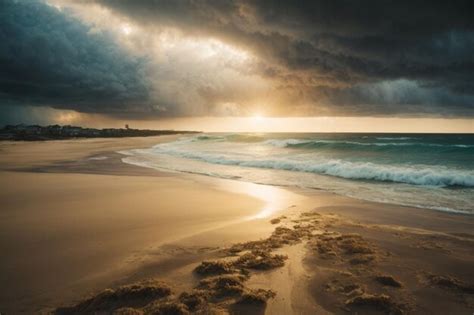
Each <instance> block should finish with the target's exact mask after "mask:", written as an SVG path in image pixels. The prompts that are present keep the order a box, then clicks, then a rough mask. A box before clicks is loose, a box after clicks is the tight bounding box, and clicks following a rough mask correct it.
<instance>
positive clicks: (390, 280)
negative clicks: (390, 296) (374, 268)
mask: <svg viewBox="0 0 474 315" xmlns="http://www.w3.org/2000/svg"><path fill="white" fill-rule="evenodd" d="M375 280H376V281H377V282H379V283H380V284H382V285H385V286H390V287H394V288H401V287H402V283H401V282H400V281H398V280H396V279H395V278H394V277H392V276H389V275H378V276H375Z"/></svg>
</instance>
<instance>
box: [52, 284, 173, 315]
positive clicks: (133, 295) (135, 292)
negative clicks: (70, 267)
mask: <svg viewBox="0 0 474 315" xmlns="http://www.w3.org/2000/svg"><path fill="white" fill-rule="evenodd" d="M170 294H171V289H170V288H169V287H168V286H167V285H165V284H163V283H162V282H158V281H153V280H149V281H144V282H139V283H135V284H131V285H126V286H121V287H118V288H117V289H115V290H113V289H106V290H105V291H103V292H102V293H99V294H97V295H96V296H93V297H91V298H89V299H86V300H84V301H82V302H80V303H79V304H77V305H75V306H72V307H64V308H58V309H57V310H56V311H55V314H78V313H95V312H103V311H109V312H111V311H115V310H118V309H121V308H127V307H142V306H145V305H147V304H148V303H150V302H151V301H153V300H156V299H160V298H163V297H166V296H169V295H170Z"/></svg>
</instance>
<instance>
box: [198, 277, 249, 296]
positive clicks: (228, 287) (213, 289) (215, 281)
mask: <svg viewBox="0 0 474 315" xmlns="http://www.w3.org/2000/svg"><path fill="white" fill-rule="evenodd" d="M245 280H246V279H245V277H243V276H241V275H223V276H217V277H212V278H207V279H204V280H201V281H200V283H199V287H200V288H202V289H204V290H207V291H208V292H209V294H210V295H211V296H213V297H216V298H222V297H229V296H235V295H241V294H242V293H243V292H244V281H245Z"/></svg>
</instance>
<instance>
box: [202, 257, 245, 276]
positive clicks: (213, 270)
mask: <svg viewBox="0 0 474 315" xmlns="http://www.w3.org/2000/svg"><path fill="white" fill-rule="evenodd" d="M194 271H195V272H196V273H197V274H199V275H202V276H211V275H221V274H226V273H235V272H236V269H235V268H234V267H233V264H232V262H229V261H224V260H212V261H203V262H201V264H200V265H199V266H197V267H196V268H195V269H194Z"/></svg>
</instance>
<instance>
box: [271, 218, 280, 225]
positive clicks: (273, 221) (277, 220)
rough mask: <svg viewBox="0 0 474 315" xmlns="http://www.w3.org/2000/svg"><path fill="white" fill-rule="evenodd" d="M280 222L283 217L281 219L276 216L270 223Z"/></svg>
mask: <svg viewBox="0 0 474 315" xmlns="http://www.w3.org/2000/svg"><path fill="white" fill-rule="evenodd" d="M280 222H281V219H279V218H275V219H271V220H270V223H271V224H278V223H280Z"/></svg>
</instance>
